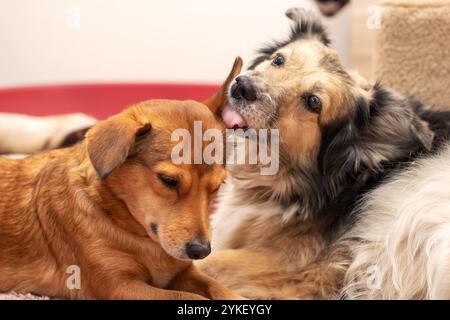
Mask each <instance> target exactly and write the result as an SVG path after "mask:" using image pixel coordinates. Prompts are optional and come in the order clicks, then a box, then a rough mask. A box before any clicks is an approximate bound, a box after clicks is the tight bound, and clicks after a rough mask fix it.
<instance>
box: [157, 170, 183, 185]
mask: <svg viewBox="0 0 450 320" xmlns="http://www.w3.org/2000/svg"><path fill="white" fill-rule="evenodd" d="M158 179H159V180H161V182H162V183H163V184H164V185H165V186H166V187H167V188H169V189H176V188H177V187H178V180H177V179H176V178H173V177H169V176H168V175H165V174H163V173H158Z"/></svg>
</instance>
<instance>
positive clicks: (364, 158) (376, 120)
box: [319, 84, 434, 180]
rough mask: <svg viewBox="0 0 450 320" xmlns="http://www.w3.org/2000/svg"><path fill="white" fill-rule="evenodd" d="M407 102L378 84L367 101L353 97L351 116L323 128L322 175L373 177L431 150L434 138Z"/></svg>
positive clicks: (426, 125) (360, 97)
mask: <svg viewBox="0 0 450 320" xmlns="http://www.w3.org/2000/svg"><path fill="white" fill-rule="evenodd" d="M407 101H408V100H407V99H405V98H404V97H402V96H401V95H399V94H397V93H394V92H391V91H389V90H386V89H384V88H383V87H381V86H380V85H378V84H376V85H375V86H374V87H373V88H372V90H371V91H370V95H369V97H364V96H362V95H361V96H358V97H356V98H355V99H354V105H353V107H352V108H351V109H352V112H353V115H352V116H350V117H349V118H347V119H345V120H341V121H338V122H335V123H332V124H329V125H327V126H326V127H324V128H322V144H321V149H320V152H319V166H320V169H321V171H322V172H323V174H324V175H328V176H329V175H333V177H334V179H335V180H336V179H337V180H342V179H346V178H347V177H354V176H357V175H359V174H361V173H364V172H365V173H369V174H370V173H376V172H379V171H380V170H382V169H383V165H384V164H386V163H390V162H396V161H404V160H407V159H409V158H410V157H411V156H413V155H414V154H416V153H417V152H420V151H421V150H430V149H431V146H432V142H433V137H434V134H433V132H432V131H431V130H430V129H429V127H428V124H427V123H426V122H425V121H423V120H422V119H421V118H420V117H419V116H418V115H417V113H416V112H414V110H413V108H412V107H411V106H410V105H409V104H408V103H407Z"/></svg>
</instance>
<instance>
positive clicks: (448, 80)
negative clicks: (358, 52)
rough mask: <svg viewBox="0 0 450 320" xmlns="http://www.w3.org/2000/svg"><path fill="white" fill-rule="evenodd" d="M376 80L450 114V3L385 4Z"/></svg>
mask: <svg viewBox="0 0 450 320" xmlns="http://www.w3.org/2000/svg"><path fill="white" fill-rule="evenodd" d="M380 4H381V29H379V30H377V33H376V41H375V52H376V53H375V77H376V79H379V80H381V82H382V83H384V84H385V85H388V86H391V87H392V88H394V89H396V90H398V91H400V92H402V93H406V94H411V95H414V96H415V97H417V98H419V99H420V100H421V101H422V102H423V103H425V104H427V105H429V106H431V107H433V108H438V109H442V108H444V109H449V110H450V0H382V1H380Z"/></svg>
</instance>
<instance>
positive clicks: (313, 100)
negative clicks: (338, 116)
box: [304, 95, 322, 113]
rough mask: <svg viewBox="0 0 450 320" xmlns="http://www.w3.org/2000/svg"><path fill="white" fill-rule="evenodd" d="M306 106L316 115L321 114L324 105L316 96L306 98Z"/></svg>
mask: <svg viewBox="0 0 450 320" xmlns="http://www.w3.org/2000/svg"><path fill="white" fill-rule="evenodd" d="M304 99H305V103H306V106H307V107H308V109H309V110H311V111H312V112H315V113H319V112H320V110H321V108H322V103H321V102H320V99H319V98H318V97H317V96H315V95H309V96H306V97H305V98H304Z"/></svg>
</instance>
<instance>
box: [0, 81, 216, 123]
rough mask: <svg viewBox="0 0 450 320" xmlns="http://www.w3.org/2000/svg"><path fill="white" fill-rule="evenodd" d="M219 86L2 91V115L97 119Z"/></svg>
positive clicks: (91, 86)
mask: <svg viewBox="0 0 450 320" xmlns="http://www.w3.org/2000/svg"><path fill="white" fill-rule="evenodd" d="M218 87H219V86H218V85H196V84H89V85H58V86H40V87H26V88H13V89H0V112H15V113H24V114H30V115H40V116H41V115H53V114H63V113H72V112H83V113H86V114H89V115H91V116H94V117H96V118H98V119H102V118H105V117H107V116H110V115H112V114H115V113H118V112H120V111H121V110H123V109H124V108H125V107H127V106H128V105H130V104H133V103H135V102H140V101H144V100H148V99H176V100H184V99H192V100H197V101H202V100H204V99H206V98H207V97H209V96H210V95H212V94H213V93H214V92H215V91H216V90H217V89H218Z"/></svg>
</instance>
